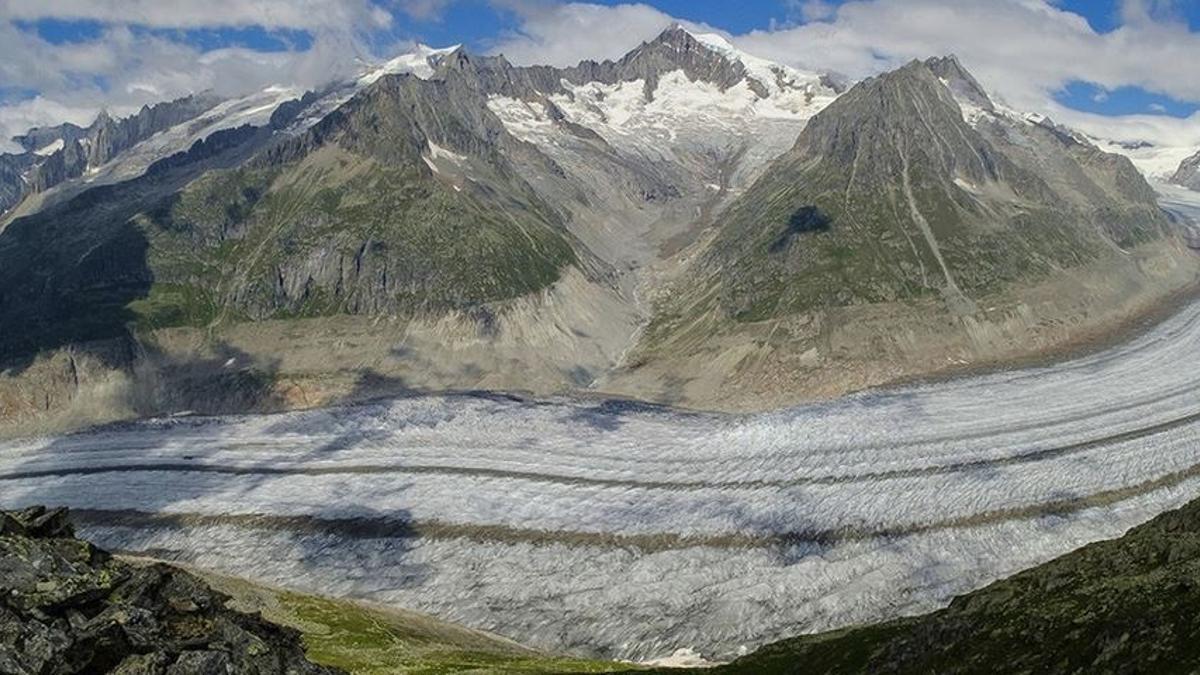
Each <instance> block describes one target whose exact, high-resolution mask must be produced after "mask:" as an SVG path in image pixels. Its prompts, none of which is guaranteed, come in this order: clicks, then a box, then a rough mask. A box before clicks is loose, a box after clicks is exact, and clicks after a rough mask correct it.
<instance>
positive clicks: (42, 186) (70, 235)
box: [0, 26, 1197, 433]
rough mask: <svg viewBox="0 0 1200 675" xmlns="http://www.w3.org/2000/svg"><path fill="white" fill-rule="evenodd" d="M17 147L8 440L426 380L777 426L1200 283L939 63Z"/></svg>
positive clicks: (1054, 153)
mask: <svg viewBox="0 0 1200 675" xmlns="http://www.w3.org/2000/svg"><path fill="white" fill-rule="evenodd" d="M16 140H17V142H19V143H20V144H21V145H22V146H23V147H24V148H26V150H27V151H26V152H24V153H22V154H15V155H3V156H0V181H2V182H0V200H2V201H0V207H2V208H4V209H5V215H4V216H3V220H2V221H0V228H3V229H2V230H0V324H2V325H4V326H5V330H4V331H3V332H2V333H0V356H2V357H3V362H4V364H5V366H4V370H3V375H2V376H0V420H3V423H2V424H3V428H4V429H5V430H6V433H18V432H20V433H24V432H28V431H30V430H38V429H43V430H46V429H62V428H68V427H72V426H77V425H79V424H81V423H87V422H96V421H104V420H114V419H121V418H128V417H132V416H142V415H147V414H156V413H174V412H179V411H196V412H225V411H248V410H250V411H271V410H279V409H285V408H298V407H312V406H319V405H323V404H328V403H333V402H340V401H348V400H356V399H363V398H368V397H372V396H376V395H381V394H395V393H401V392H412V391H447V390H476V389H489V390H507V391H519V392H530V393H532V394H535V395H551V394H563V393H588V394H595V395H603V396H610V397H625V398H634V399H640V400H644V401H649V402H657V403H666V404H672V405H676V406H684V407H691V408H703V409H715V410H731V411H740V410H754V409H765V408H773V407H778V406H782V405H786V404H791V403H796V402H799V401H804V400H812V399H817V398H824V397H829V396H833V395H839V394H843V393H846V392H850V391H855V390H860V389H863V388H866V387H870V386H874V385H881V384H886V383H890V382H894V381H898V380H902V379H909V378H913V377H921V376H928V375H931V374H939V373H943V372H947V371H953V370H961V369H965V368H980V367H986V366H992V365H996V364H1003V363H1007V362H1012V361H1015V360H1023V359H1030V358H1036V357H1040V356H1045V355H1047V354H1050V353H1054V352H1060V351H1063V350H1067V349H1073V348H1077V347H1081V346H1087V345H1088V344H1090V343H1092V342H1095V341H1097V340H1100V339H1102V338H1103V337H1104V336H1105V335H1106V334H1110V333H1112V332H1113V331H1115V330H1119V329H1120V328H1121V327H1123V326H1127V325H1128V324H1129V322H1131V321H1134V320H1136V319H1137V318H1138V317H1140V316H1142V315H1144V314H1145V313H1147V312H1149V311H1151V310H1152V309H1153V308H1155V307H1158V306H1161V305H1162V303H1164V302H1166V301H1168V300H1169V299H1170V298H1171V297H1173V296H1175V295H1176V294H1178V293H1180V292H1183V291H1185V290H1186V289H1188V288H1190V287H1191V285H1192V284H1193V283H1194V281H1195V278H1196V271H1197V266H1196V264H1195V257H1194V254H1192V253H1191V252H1189V251H1188V249H1187V246H1186V245H1185V243H1184V242H1185V237H1184V236H1183V235H1184V232H1183V229H1184V228H1181V227H1180V226H1179V224H1178V223H1176V222H1174V221H1175V220H1177V218H1175V217H1173V216H1172V215H1171V214H1170V213H1168V212H1167V211H1164V210H1163V209H1162V208H1160V206H1159V204H1158V202H1157V196H1156V194H1155V191H1154V190H1153V189H1152V188H1151V187H1150V185H1149V184H1148V183H1147V182H1146V180H1145V179H1144V178H1143V176H1142V175H1141V174H1140V173H1139V172H1138V171H1137V169H1135V167H1134V165H1133V164H1132V163H1131V162H1130V161H1129V160H1128V159H1126V158H1124V157H1122V156H1118V155H1113V154H1107V153H1105V152H1103V151H1101V150H1100V149H1098V147H1097V146H1096V145H1094V144H1092V143H1091V142H1090V141H1089V140H1088V139H1087V138H1085V137H1083V136H1082V135H1080V134H1076V133H1074V132H1072V131H1071V130H1070V129H1066V128H1063V127H1060V126H1057V125H1055V124H1054V123H1053V122H1052V121H1050V120H1048V119H1045V118H1042V117H1039V116H1035V115H1023V114H1020V113H1018V112H1015V111H1013V110H1010V109H1008V108H1006V107H1004V106H1003V105H1001V104H999V103H997V102H996V101H994V100H992V99H991V98H989V96H988V94H987V93H986V91H985V89H984V88H983V87H981V86H980V84H979V83H978V82H976V81H975V80H974V79H973V78H972V76H971V75H970V74H969V73H968V72H967V71H966V70H964V69H963V67H962V66H961V65H960V63H959V62H958V61H957V60H956V59H954V58H953V57H947V58H936V59H931V60H928V61H924V62H918V61H914V62H912V63H910V64H908V65H906V66H904V67H903V68H900V69H899V70H896V71H894V72H890V73H886V74H883V75H880V76H878V77H874V78H871V79H868V80H866V81H862V82H859V83H857V84H854V85H853V86H851V87H849V88H847V85H846V84H845V83H842V82H840V81H838V80H837V79H836V78H833V77H829V76H824V75H821V74H817V73H808V72H801V71H798V70H795V69H792V68H789V67H784V66H781V65H776V64H773V63H770V62H767V61H764V60H761V59H758V58H755V57H752V56H750V55H747V54H744V53H742V52H739V51H737V50H735V49H734V48H733V47H732V46H731V45H730V44H729V43H728V42H726V41H725V40H724V39H722V38H721V37H719V36H717V35H704V34H693V33H690V32H688V31H686V30H684V29H683V28H681V27H678V26H676V27H672V28H670V29H668V30H666V31H665V32H664V33H662V34H661V35H660V36H659V37H658V38H657V39H655V40H653V41H651V42H648V43H644V44H642V45H641V46H640V47H638V48H637V49H635V50H634V51H632V52H630V53H629V54H627V55H626V56H625V57H624V58H622V59H621V60H619V61H615V62H604V63H595V62H590V61H587V62H583V63H580V64H579V65H578V66H575V67H572V68H566V69H558V68H551V67H540V66H538V67H516V66H513V65H511V64H510V63H509V62H508V61H506V60H505V59H504V58H503V57H502V56H501V57H477V56H474V55H472V54H468V53H467V52H466V51H464V50H463V49H460V48H452V49H428V48H424V47H422V48H419V49H418V50H417V51H416V52H414V53H411V54H405V55H403V56H401V57H398V58H396V59H394V60H393V61H390V62H387V63H384V64H382V65H379V66H375V67H372V68H370V69H367V70H365V71H364V72H363V73H362V74H361V76H360V77H358V78H357V79H356V80H353V81H347V82H337V83H334V84H331V85H329V86H328V87H326V88H324V89H321V90H319V91H308V92H300V91H295V90H289V89H286V88H281V87H275V88H270V89H267V90H264V91H262V92H259V93H256V94H253V95H251V96H247V97H244V98H240V99H232V100H221V99H219V98H217V97H214V96H211V95H208V94H197V95H194V96H190V97H188V98H184V99H180V100H176V101H171V102H166V103H162V104H159V105H156V106H150V107H146V108H144V109H143V110H142V111H141V112H140V113H138V114H137V115H135V116H133V117H130V118H126V119H120V120H114V119H112V118H110V117H108V116H101V117H100V118H99V119H97V120H96V122H95V123H94V124H92V125H91V126H90V127H88V128H81V127H77V126H74V125H69V124H67V125H61V126H58V127H52V128H40V129H33V130H31V131H30V132H29V133H28V134H26V135H24V136H21V137H19V138H17V139H16ZM1193 163H1194V162H1193ZM1193 169H1194V167H1193ZM1182 172H1183V173H1185V176H1184V178H1183V179H1182V180H1187V176H1186V169H1185V170H1183V171H1182Z"/></svg>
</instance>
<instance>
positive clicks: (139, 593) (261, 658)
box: [0, 507, 342, 675]
mask: <svg viewBox="0 0 1200 675" xmlns="http://www.w3.org/2000/svg"><path fill="white" fill-rule="evenodd" d="M228 599H229V598H228V596H226V595H224V594H222V593H218V592H216V591H214V590H213V589H211V588H210V587H209V586H208V585H207V584H205V583H204V582H203V581H201V580H200V579H198V578H196V577H195V576H193V575H191V574H188V573H186V572H183V571H181V570H178V569H175V568H173V567H170V566H168V565H163V564H147V565H135V564H131V563H128V562H125V561H122V560H118V559H116V558H113V557H112V556H111V555H109V554H108V553H106V552H104V551H101V550H100V549H97V548H96V547H94V546H92V545H91V544H89V543H88V542H85V541H81V540H79V539H76V538H75V535H74V531H73V529H72V527H71V524H70V522H69V520H68V518H67V512H66V510H65V509H55V510H47V509H45V508H42V507H33V508H29V509H26V510H23V511H16V512H0V673H12V674H14V675H17V674H19V675H26V674H30V675H33V674H39V675H41V674H46V675H51V674H53V675H58V674H66V673H119V674H121V675H135V674H136V675H142V674H145V675H183V674H185V673H186V674H187V675H205V674H208V673H212V674H213V675H217V674H220V675H226V674H228V673H255V674H259V675H273V674H276V673H278V674H281V675H282V674H284V673H286V674H288V675H309V674H311V675H319V674H324V673H338V672H342V671H339V670H336V669H331V668H326V667H323V666H318V665H314V664H313V663H310V662H309V661H308V660H307V659H306V658H305V656H304V650H303V648H302V646H301V643H300V634H299V633H298V632H297V631H295V630H293V629H291V628H284V627H281V626H277V625H275V624H272V623H269V622H267V621H265V620H263V619H262V618H261V617H260V616H258V615H251V614H243V613H241V612H235V611H233V610H230V609H227V608H226V602H227V601H228Z"/></svg>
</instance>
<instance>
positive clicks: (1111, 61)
mask: <svg viewBox="0 0 1200 675" xmlns="http://www.w3.org/2000/svg"><path fill="white" fill-rule="evenodd" d="M1123 16H1124V17H1125V19H1126V22H1125V23H1124V24H1123V25H1122V26H1121V27H1120V28H1118V29H1117V30H1115V31H1112V32H1110V33H1098V32H1096V31H1095V30H1093V29H1092V28H1091V26H1089V25H1088V23H1087V21H1086V20H1085V19H1084V18H1083V17H1080V16H1079V15H1076V14H1073V13H1070V12H1066V11H1063V10H1061V9H1060V8H1058V7H1055V6H1054V5H1053V4H1052V3H1050V2H1047V1H1046V0H955V1H954V2H950V1H948V0H854V1H852V2H848V3H846V4H844V5H842V6H840V7H838V8H837V11H836V13H835V14H834V15H833V16H832V17H830V19H829V20H828V21H826V22H821V23H810V24H806V25H800V26H793V27H789V28H785V29H782V30H776V31H755V32H752V33H749V34H746V35H742V36H738V37H737V38H736V39H735V42H736V44H737V45H738V46H739V47H741V48H743V49H745V50H746V51H748V52H751V53H754V54H757V55H759V56H763V57H766V58H771V59H774V60H777V61H781V62H784V63H789V64H791V65H796V66H801V67H808V68H812V69H816V70H831V71H836V72H840V73H843V74H846V75H849V76H851V77H853V78H861V77H866V76H869V75H873V74H876V73H878V72H880V71H883V70H887V69H890V68H894V67H897V66H899V65H901V64H903V63H904V62H906V61H908V60H911V59H914V58H927V57H929V56H935V55H943V54H951V53H953V54H957V55H958V56H959V58H960V59H961V60H962V61H963V63H964V64H965V65H966V66H967V68H968V69H969V70H971V71H972V72H973V73H974V74H975V75H976V77H977V78H978V79H979V80H980V81H981V82H983V84H984V85H985V86H986V87H988V88H989V89H991V90H992V91H994V92H995V93H997V94H999V96H1000V98H1001V99H1003V100H1004V101H1005V102H1007V103H1008V104H1010V105H1012V106H1014V107H1016V108H1019V109H1022V110H1030V111H1037V112H1043V113H1046V114H1050V115H1052V116H1054V117H1055V118H1056V119H1058V120H1059V121H1061V122H1064V123H1067V124H1071V125H1078V126H1081V127H1087V129H1085V130H1090V131H1092V132H1094V131H1095V130H1097V128H1098V127H1099V126H1100V125H1099V124H1097V122H1098V121H1101V120H1106V121H1107V125H1108V126H1109V127H1110V128H1111V129H1112V130H1113V133H1119V134H1127V133H1134V132H1136V133H1145V134H1146V137H1145V138H1141V139H1136V140H1148V141H1151V142H1155V143H1185V142H1186V143H1194V142H1196V140H1197V136H1200V126H1197V124H1198V121H1197V120H1185V121H1179V120H1174V121H1172V122H1170V123H1169V124H1161V123H1158V121H1157V120H1160V116H1152V117H1153V118H1154V119H1155V120H1156V122H1155V123H1153V124H1148V123H1147V122H1146V121H1145V120H1141V119H1139V118H1137V117H1136V116H1135V117H1133V118H1129V119H1119V118H1111V117H1101V116H1090V115H1086V114H1084V113H1080V112H1078V111H1074V110H1071V109H1068V108H1066V107H1064V106H1061V105H1058V104H1056V103H1055V102H1054V100H1053V96H1052V94H1053V92H1055V91H1058V90H1060V89H1061V88H1062V87H1063V86H1064V85H1066V84H1067V83H1069V82H1071V81H1074V80H1083V81H1087V82H1093V83H1095V84H1097V85H1099V86H1100V87H1101V88H1102V89H1104V90H1108V91H1111V90H1114V89H1117V88H1119V87H1122V86H1135V87H1142V88H1144V89H1147V90H1149V91H1153V92H1157V93H1162V94H1167V95H1170V96H1173V97H1176V98H1180V99H1183V100H1193V101H1197V100H1200V78H1197V77H1195V74H1194V70H1195V65H1194V64H1196V63H1200V35H1197V34H1195V33H1191V32H1189V31H1188V29H1187V27H1186V25H1184V24H1182V23H1180V22H1179V21H1177V20H1175V19H1173V18H1172V17H1174V16H1175V15H1174V14H1173V12H1172V5H1171V4H1170V3H1163V2H1155V1H1154V0H1126V2H1124V3H1123ZM1148 117H1151V116H1148ZM1121 140H1135V139H1132V138H1122V139H1121Z"/></svg>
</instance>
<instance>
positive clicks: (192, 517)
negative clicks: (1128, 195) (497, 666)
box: [0, 305, 1200, 659]
mask: <svg viewBox="0 0 1200 675" xmlns="http://www.w3.org/2000/svg"><path fill="white" fill-rule="evenodd" d="M1198 351H1200V305H1192V306H1189V307H1186V308H1185V309H1183V310H1182V311H1180V312H1179V313H1178V314H1177V315H1175V316H1174V317H1173V318H1171V319H1169V320H1167V321H1165V322H1164V323H1162V324H1160V325H1158V326H1156V327H1155V328H1153V329H1150V330H1148V331H1147V332H1145V333H1144V334H1142V335H1141V336H1140V337H1138V338H1136V339H1134V340H1132V341H1131V342H1129V343H1127V344H1124V345H1121V346H1118V347H1114V348H1111V349H1108V350H1105V351H1101V352H1097V353H1094V354H1090V355H1087V356H1082V357H1079V358H1076V359H1074V360H1071V361H1068V362H1065V363H1061V364H1057V365H1053V366H1044V367H1032V368H1025V369H1020V370H1012V371H1005V372H997V373H993V374H987V375H980V376H975V377H970V378H965V379H958V380H950V381H945V382H937V383H928V384H922V385H912V386H904V387H897V388H892V389H886V390H877V391H872V392H867V393H862V394H858V395H853V396H849V397H845V398H842V399H838V400H833V401H827V402H821V403H814V404H811V405H806V406H801V407H797V408H792V409H787V410H781V411H775V412H769V413H761V414H754V415H726V414H710V413H702V412H692V411H684V410H675V409H670V408H664V407H657V406H649V405H644V404H639V403H634V402H629V401H621V400H583V399H565V398H564V399H553V400H527V399H524V398H521V397H517V396H512V395H507V394H501V393H488V392H479V393H467V394H453V395H450V394H448V395H436V396H435V395H428V396H413V397H407V398H399V399H392V400H383V401H377V402H372V403H368V404H363V405H357V406H348V407H340V408H330V409H323V410H310V411H301V412H291V413H283V414H277V415H246V416H223V417H210V418H205V417H172V418H162V419H152V420H145V421H140V422H134V423H123V424H119V425H112V426H108V427H102V428H97V429H92V430H89V431H85V432H80V433H76V434H72V435H67V436H59V437H46V438H35V439H26V440H18V441H9V442H5V443H3V444H0V506H2V507H4V508H15V507H20V506H23V505H29V504H34V503H48V504H61V505H66V506H70V507H72V508H73V509H76V510H77V517H78V519H79V522H80V524H81V530H82V534H84V535H85V536H88V537H91V538H92V539H94V540H95V541H96V542H97V543H98V544H100V545H101V546H105V547H108V548H112V549H116V550H122V551H129V552H139V553H145V554H150V555H156V556H159V557H163V558H167V559H173V560H179V561H186V562H190V563H193V564H196V565H200V566H203V567H209V568H213V569H217V570H222V571H226V572H231V573H234V574H238V575H242V576H246V577H250V578H252V579H257V580H259V581H263V582H268V583H273V584H279V585H283V586H287V587H292V588H297V589H301V590H307V591H315V592H319V593H326V594H331V595H338V596H346V597H355V598H365V599H370V600H373V601H378V602H384V603H391V604H394V605H397V606H403V607H406V608H411V609H415V610H419V611H424V612H428V613H430V614H433V615H435V616H437V617H439V618H442V619H446V620H449V621H455V622H460V623H463V624H465V625H468V626H471V627H475V628H479V629H483V630H489V631H492V632H495V633H499V634H501V635H505V636H507V637H511V638H514V639H516V640H519V641H521V642H524V643H526V644H530V645H533V646H537V647H541V648H546V649H552V650H557V651H569V652H574V653H579V654H589V655H594V656H604V657H611V658H626V659H650V658H661V657H664V656H669V655H671V654H673V653H675V652H676V651H678V650H680V649H692V650H694V651H696V652H697V653H701V654H703V655H705V656H706V657H710V658H718V659H720V658H729V657H732V656H736V655H737V654H739V653H743V652H745V651H746V650H749V649H752V648H754V647H756V646H758V645H760V644H762V643H764V642H767V641H770V640H773V639H777V638H781V637H785V636H788V635H794V634H798V633H805V632H812V631H819V630H826V629H832V628H837V627H840V626H846V625H850V624H855V623H861V622H866V621H874V620H879V619H884V618H889V617H894V616H897V615H903V614H912V613H918V612H924V611H929V610H931V609H934V608H937V607H939V606H942V605H944V604H945V603H946V602H948V601H949V599H950V598H952V597H953V596H954V595H956V594H960V593H963V592H966V591H969V590H972V589H974V588H977V587H979V586H981V585H984V584H986V583H988V582H990V581H992V580H995V579H997V578H1000V577H1003V576H1006V575H1008V574H1011V573H1013V572H1016V571H1018V570H1020V569H1023V568H1026V567H1029V566H1032V565H1036V564H1039V563H1041V562H1044V561H1046V560H1048V559H1050V558H1052V557H1055V556H1057V555H1060V554H1062V553H1066V552H1067V551H1070V550H1072V549H1074V548H1077V547H1079V546H1081V545H1084V544H1086V543H1088V542H1091V541H1095V540H1098V539H1104V538H1110V537H1115V536H1119V535H1120V534H1122V533H1123V532H1124V531H1125V530H1126V529H1128V528H1129V527H1132V526H1134V525H1137V524H1139V523H1142V522H1144V521H1146V520H1148V519H1149V518H1151V517H1153V516H1154V515H1156V514H1158V513H1160V512H1162V511H1164V510H1167V509H1170V508H1174V507H1177V506H1180V505H1182V504H1183V503H1186V502H1187V501H1190V500H1191V499H1192V498H1194V497H1195V496H1196V494H1197V489H1198V488H1200V374H1197V371H1196V369H1195V367H1194V366H1193V364H1195V363H1196V362H1197V352H1198Z"/></svg>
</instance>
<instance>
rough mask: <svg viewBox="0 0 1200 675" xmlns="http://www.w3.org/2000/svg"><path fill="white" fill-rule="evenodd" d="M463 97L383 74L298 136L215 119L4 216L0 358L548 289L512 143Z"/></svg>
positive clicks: (543, 242)
mask: <svg viewBox="0 0 1200 675" xmlns="http://www.w3.org/2000/svg"><path fill="white" fill-rule="evenodd" d="M472 96H474V97H476V99H478V96H479V95H478V94H477V93H475V92H474V90H473V89H471V88H470V87H466V86H464V85H463V84H462V82H461V78H457V77H456V76H455V74H454V73H449V74H448V77H447V78H446V79H443V80H438V81H423V80H420V79H417V78H415V77H411V76H403V75H401V76H388V77H384V78H382V79H380V80H379V81H378V82H376V83H375V84H373V85H372V86H371V87H369V88H368V89H367V90H365V91H363V92H362V93H361V94H360V95H359V96H357V97H356V98H354V99H353V100H351V101H350V102H349V103H347V104H346V105H344V106H343V107H341V108H340V109H338V110H337V111H335V112H334V113H332V114H330V115H328V116H327V117H325V118H324V119H323V120H322V121H321V122H320V123H318V124H317V125H315V126H314V127H312V128H311V129H310V130H308V131H307V132H306V133H304V134H303V135H300V136H297V137H292V138H287V137H283V138H277V139H275V140H273V141H272V142H271V143H268V142H267V140H266V139H267V138H268V137H270V134H271V129H252V128H249V127H247V128H243V129H234V130H230V131H227V132H220V134H218V135H217V136H221V137H223V138H226V139H228V142H225V143H221V142H214V139H213V138H212V137H210V138H209V139H208V140H207V141H201V142H198V144H197V146H196V147H193V149H192V151H190V152H189V153H186V154H185V155H181V156H180V157H179V158H178V159H176V158H172V159H171V160H170V161H164V162H160V163H159V165H158V166H157V167H156V168H152V170H151V171H150V172H148V173H147V174H146V175H145V176H143V177H141V178H138V179H135V180H133V181H128V182H126V183H122V184H119V185H115V186H108V187H104V188H94V189H91V190H88V191H86V192H84V193H83V194H81V195H80V196H78V197H76V198H75V199H73V200H71V201H69V202H67V203H65V204H62V205H59V206H56V207H53V208H50V209H48V210H46V211H43V212H41V213H38V214H36V215H33V216H29V217H25V218H20V219H17V220H16V221H14V222H13V223H12V224H11V225H10V226H9V227H8V228H7V229H6V230H4V231H3V232H2V233H0V288H3V291H2V292H0V320H3V321H4V322H5V323H6V325H8V326H11V327H14V330H12V331H6V332H5V334H4V336H2V337H0V356H6V355H16V354H21V353H27V352H30V351H36V350H39V349H45V348H47V347H53V346H58V345H61V344H66V343H69V342H72V341H79V340H87V339H96V338H104V337H111V336H113V335H117V334H120V333H121V332H122V331H123V330H124V326H125V325H126V324H137V325H141V326H146V327H162V326H173V325H205V324H207V323H209V322H212V321H214V320H216V319H218V318H228V319H245V318H252V319H261V318H269V317H296V316H313V315H322V314H332V313H341V312H346V313H382V312H395V313H401V312H414V311H426V310H433V311H438V310H446V309H469V308H473V307H478V306H480V305H482V304H484V303H487V302H491V301H498V300H504V299H508V298H513V297H517V296H520V295H523V294H527V293H530V292H533V291H536V290H539V289H541V288H544V287H546V286H548V285H549V284H551V283H552V282H554V281H555V280H556V279H557V278H558V275H559V271H560V269H562V268H563V267H564V266H566V265H570V264H572V263H573V262H575V261H576V260H577V256H576V253H575V251H574V250H573V248H572V245H571V243H570V242H569V241H568V239H567V236H566V233H565V232H564V231H562V229H561V216H560V214H558V213H557V212H556V211H554V210H553V209H552V208H551V207H550V206H548V205H546V204H545V203H543V202H542V201H540V200H539V199H538V198H537V197H536V195H534V193H533V191H532V190H531V189H530V188H529V187H528V185H526V184H525V183H524V182H523V181H522V180H521V178H520V177H519V173H520V172H519V171H517V170H516V169H515V168H514V166H513V165H512V164H511V163H510V161H509V160H508V159H507V158H506V155H507V154H520V153H521V152H528V151H527V150H525V149H523V148H519V147H512V146H514V145H515V144H516V142H515V140H513V139H512V138H511V137H509V136H507V133H506V132H505V131H504V129H503V127H502V126H501V125H500V123H499V121H498V120H496V119H495V118H494V116H493V115H492V114H491V113H490V112H489V111H488V110H487V108H486V105H484V103H483V102H482V100H475V101H474V104H472V99H471V97H472ZM276 126H283V124H282V123H280V124H278V125H276ZM201 145H203V146H205V147H203V148H202V147H200V146H201ZM209 145H211V146H214V147H212V148H211V149H208V148H207V146H209ZM258 148H265V149H263V150H258ZM254 153H257V154H254ZM193 155H195V156H193ZM251 157H252V159H251ZM535 160H536V158H535ZM543 164H544V166H545V168H546V170H547V171H552V170H553V166H552V165H550V164H549V163H548V162H544V163H543Z"/></svg>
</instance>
